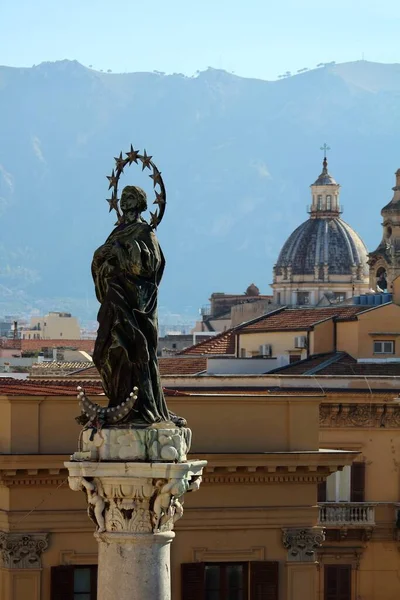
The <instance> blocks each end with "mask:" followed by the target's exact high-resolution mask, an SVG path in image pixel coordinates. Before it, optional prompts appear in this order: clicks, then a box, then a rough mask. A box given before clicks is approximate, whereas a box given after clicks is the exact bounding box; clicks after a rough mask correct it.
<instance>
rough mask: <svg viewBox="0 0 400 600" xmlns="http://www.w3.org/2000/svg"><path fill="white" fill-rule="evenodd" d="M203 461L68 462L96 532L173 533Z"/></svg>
mask: <svg viewBox="0 0 400 600" xmlns="http://www.w3.org/2000/svg"><path fill="white" fill-rule="evenodd" d="M205 465H206V462H205V461H190V462H187V463H180V464H171V463H169V464H165V463H87V462H80V463H79V462H70V463H66V466H67V467H68V469H69V478H68V481H69V485H70V487H71V489H72V490H74V491H78V490H83V491H84V492H85V493H86V497H87V501H88V515H89V517H90V518H91V519H92V521H93V522H94V523H95V525H96V529H97V533H99V534H101V533H102V532H107V533H159V532H168V531H172V529H173V527H174V524H175V522H176V521H177V520H178V519H180V518H181V517H182V515H183V507H182V504H181V498H182V496H183V495H184V494H185V493H186V492H189V491H196V490H198V488H199V487H200V483H201V474H202V470H203V467H204V466H205Z"/></svg>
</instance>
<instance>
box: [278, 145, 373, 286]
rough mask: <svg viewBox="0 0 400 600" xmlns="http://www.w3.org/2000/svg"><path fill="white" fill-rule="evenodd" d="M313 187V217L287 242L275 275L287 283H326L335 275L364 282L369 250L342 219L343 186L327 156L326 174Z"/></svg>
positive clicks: (325, 160)
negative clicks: (330, 167)
mask: <svg viewBox="0 0 400 600" xmlns="http://www.w3.org/2000/svg"><path fill="white" fill-rule="evenodd" d="M310 188H311V206H310V208H309V213H310V218H309V219H308V221H305V222H304V223H302V224H301V225H300V226H299V227H297V229H296V230H295V231H294V232H293V233H292V234H291V235H290V237H289V239H288V240H287V241H286V242H285V244H284V246H283V248H282V250H281V252H280V254H279V257H278V261H277V263H276V265H275V276H277V277H281V278H283V279H284V280H290V279H291V278H292V277H293V278H294V279H295V280H296V281H297V282H300V281H301V280H302V277H303V276H310V275H311V276H312V277H311V278H310V277H307V281H310V279H314V280H315V281H316V282H320V281H321V280H322V281H324V282H325V283H326V282H327V281H328V280H329V277H330V276H332V275H333V276H335V275H344V276H349V278H348V281H349V282H352V281H354V280H355V279H356V280H360V281H361V280H364V279H365V278H366V277H367V275H368V271H369V268H368V265H367V260H368V254H367V249H366V247H365V245H364V242H363V241H362V239H361V238H360V236H359V235H358V234H357V233H356V232H355V231H354V229H352V228H351V227H350V225H348V224H347V223H345V222H344V221H342V219H341V218H340V215H341V212H342V210H341V207H340V199H339V196H340V185H339V184H338V183H337V182H336V181H335V179H334V178H333V177H332V175H331V174H330V173H329V171H328V161H327V159H326V155H325V156H324V160H323V163H322V172H321V174H320V175H319V176H318V178H317V179H316V181H314V183H313V184H311V186H310ZM340 279H341V280H342V281H343V279H342V278H340ZM332 281H333V280H332Z"/></svg>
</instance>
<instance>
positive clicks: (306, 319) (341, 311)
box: [240, 305, 370, 333]
mask: <svg viewBox="0 0 400 600" xmlns="http://www.w3.org/2000/svg"><path fill="white" fill-rule="evenodd" d="M368 308H370V307H368V306H360V305H349V306H335V307H333V306H329V307H324V308H317V307H315V308H284V309H283V310H277V311H274V312H272V313H269V314H267V315H265V316H263V317H260V318H259V319H255V320H254V321H253V322H252V323H249V324H248V325H246V324H245V325H244V326H243V327H241V328H240V333H247V332H249V333H250V332H253V331H282V330H285V329H286V330H296V329H297V330H304V329H308V328H310V327H312V326H313V325H315V324H316V323H319V322H320V321H325V320H326V319H332V318H334V317H337V318H338V319H340V320H341V321H345V320H352V319H355V318H356V315H357V314H358V313H360V312H364V311H365V310H368Z"/></svg>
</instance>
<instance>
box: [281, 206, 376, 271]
mask: <svg viewBox="0 0 400 600" xmlns="http://www.w3.org/2000/svg"><path fill="white" fill-rule="evenodd" d="M367 260H368V254H367V249H366V247H365V244H364V242H363V241H362V239H361V238H360V236H359V235H358V234H357V233H356V232H355V231H354V229H352V228H351V227H350V225H348V224H347V223H345V222H344V221H343V220H342V219H341V218H340V217H338V216H332V217H320V218H318V217H316V218H310V219H308V220H307V221H305V222H304V223H302V224H301V225H300V226H299V227H297V229H295V231H294V232H293V233H292V234H291V235H290V236H289V239H288V240H287V241H286V242H285V244H284V245H283V248H282V250H281V252H280V254H279V257H278V260H277V263H276V267H275V272H276V275H282V274H283V268H284V267H291V272H292V275H314V274H315V270H316V267H317V268H318V267H323V265H328V268H329V274H331V275H351V274H352V273H353V269H354V266H356V267H358V268H359V270H360V271H361V273H360V274H362V275H363V276H366V275H367V274H368V265H367Z"/></svg>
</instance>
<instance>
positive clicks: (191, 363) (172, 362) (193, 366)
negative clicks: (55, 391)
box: [68, 356, 207, 380]
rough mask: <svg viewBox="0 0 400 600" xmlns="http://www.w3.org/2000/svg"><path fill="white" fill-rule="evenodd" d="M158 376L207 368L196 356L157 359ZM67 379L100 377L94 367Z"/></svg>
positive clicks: (190, 373) (190, 372) (205, 360)
mask: <svg viewBox="0 0 400 600" xmlns="http://www.w3.org/2000/svg"><path fill="white" fill-rule="evenodd" d="M158 365H159V368H160V374H161V376H163V375H195V374H196V373H201V372H202V371H205V370H206V368H207V359H206V358H203V357H197V356H193V357H192V356H174V357H171V358H170V357H162V358H159V359H158ZM68 378H69V379H98V380H100V375H99V372H98V370H97V369H96V367H95V366H94V365H92V366H87V367H85V368H83V369H79V370H76V371H74V372H73V373H70V374H69V375H68Z"/></svg>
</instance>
